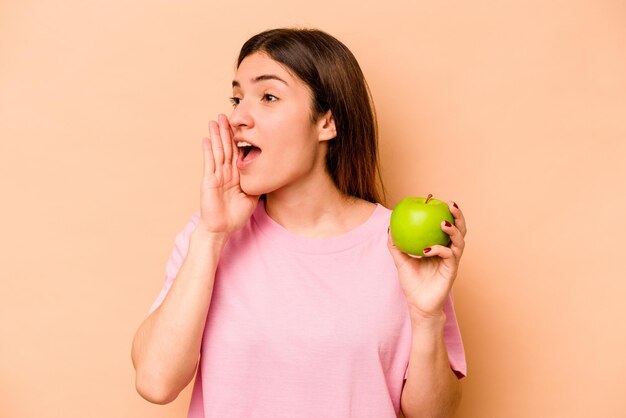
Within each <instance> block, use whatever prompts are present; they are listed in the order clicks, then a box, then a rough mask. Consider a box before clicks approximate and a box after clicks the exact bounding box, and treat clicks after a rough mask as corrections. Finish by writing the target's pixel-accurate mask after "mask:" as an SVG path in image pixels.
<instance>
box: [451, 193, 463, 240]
mask: <svg viewBox="0 0 626 418" xmlns="http://www.w3.org/2000/svg"><path fill="white" fill-rule="evenodd" d="M448 208H449V209H450V213H452V216H454V224H455V225H456V227H457V228H459V231H461V235H463V236H465V235H466V234H467V225H466V224H465V216H463V212H461V209H459V206H458V205H457V204H456V203H454V202H453V201H450V202H448Z"/></svg>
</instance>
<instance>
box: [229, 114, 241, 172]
mask: <svg viewBox="0 0 626 418" xmlns="http://www.w3.org/2000/svg"><path fill="white" fill-rule="evenodd" d="M228 130H229V131H230V137H231V143H232V147H233V167H237V158H239V148H238V147H237V145H236V144H235V143H234V142H233V141H232V138H234V137H235V131H233V127H232V126H231V124H230V122H228Z"/></svg>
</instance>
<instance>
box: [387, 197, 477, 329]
mask: <svg viewBox="0 0 626 418" xmlns="http://www.w3.org/2000/svg"><path fill="white" fill-rule="evenodd" d="M433 203H434V204H433ZM466 233H467V227H466V225H465V217H464V215H463V212H462V211H461V209H459V207H458V206H457V205H456V203H454V202H449V203H444V202H441V201H437V200H435V199H432V195H429V196H428V197H427V198H407V199H404V200H402V201H401V202H400V203H398V205H397V206H396V207H395V208H394V210H393V212H392V215H391V219H390V227H389V234H388V239H387V247H388V248H389V251H390V253H391V256H392V257H393V260H394V263H395V265H396V268H397V269H398V278H399V280H400V285H401V287H402V290H403V292H404V294H405V296H406V298H407V302H408V305H409V308H410V313H411V319H412V322H413V323H414V324H417V323H419V322H423V320H424V319H432V318H436V317H440V316H441V314H442V312H443V306H444V304H445V301H446V298H447V297H448V294H449V292H450V289H451V288H452V284H453V283H454V281H455V278H456V275H457V271H458V268H459V262H460V260H461V256H462V254H463V250H464V248H465V234H466ZM428 247H429V248H428ZM424 250H426V251H424ZM412 254H415V255H420V256H421V257H415V256H413V255H412ZM426 322H430V320H428V321H426Z"/></svg>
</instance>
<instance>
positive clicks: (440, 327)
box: [401, 313, 461, 418]
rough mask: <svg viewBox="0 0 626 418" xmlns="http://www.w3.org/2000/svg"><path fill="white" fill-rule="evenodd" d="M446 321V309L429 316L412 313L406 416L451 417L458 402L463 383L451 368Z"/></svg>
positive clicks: (403, 400)
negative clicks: (444, 312) (445, 336)
mask: <svg viewBox="0 0 626 418" xmlns="http://www.w3.org/2000/svg"><path fill="white" fill-rule="evenodd" d="M444 324H445V314H443V313H442V314H441V316H440V317H436V318H429V319H423V318H418V317H412V327H413V336H412V343H411V354H410V357H409V368H408V377H407V380H406V382H405V385H404V388H403V390H402V398H401V407H402V412H403V413H404V415H405V416H406V418H415V417H428V418H435V417H436V418H444V417H445V418H447V417H452V416H453V415H454V412H455V411H456V409H457V407H458V405H459V402H460V399H461V387H460V383H459V381H458V379H457V377H456V376H455V374H454V372H453V371H452V370H451V369H450V362H449V360H448V353H447V350H446V345H445V341H444V337H443V335H444Z"/></svg>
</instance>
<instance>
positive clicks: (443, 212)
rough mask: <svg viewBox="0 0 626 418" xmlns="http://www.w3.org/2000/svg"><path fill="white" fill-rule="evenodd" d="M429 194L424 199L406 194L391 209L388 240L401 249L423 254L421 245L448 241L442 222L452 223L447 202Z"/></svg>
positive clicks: (443, 243)
mask: <svg viewBox="0 0 626 418" xmlns="http://www.w3.org/2000/svg"><path fill="white" fill-rule="evenodd" d="M432 197H433V195H432V194H429V195H428V197H427V198H423V197H406V198H404V199H402V200H401V201H400V202H399V203H398V204H397V205H396V207H395V208H394V209H393V211H392V212H391V221H390V225H389V229H390V230H391V239H392V240H393V243H394V245H395V246H396V247H397V248H398V249H399V250H400V251H402V252H405V253H408V254H411V255H417V256H423V255H424V248H428V247H432V246H433V245H444V246H446V245H448V244H449V243H450V236H449V235H448V234H446V233H445V232H443V230H442V229H441V222H443V221H444V220H445V221H448V222H450V223H451V224H453V225H454V217H453V216H452V214H451V213H450V209H449V208H448V204H447V203H445V202H442V201H441V200H437V199H432Z"/></svg>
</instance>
